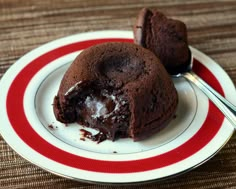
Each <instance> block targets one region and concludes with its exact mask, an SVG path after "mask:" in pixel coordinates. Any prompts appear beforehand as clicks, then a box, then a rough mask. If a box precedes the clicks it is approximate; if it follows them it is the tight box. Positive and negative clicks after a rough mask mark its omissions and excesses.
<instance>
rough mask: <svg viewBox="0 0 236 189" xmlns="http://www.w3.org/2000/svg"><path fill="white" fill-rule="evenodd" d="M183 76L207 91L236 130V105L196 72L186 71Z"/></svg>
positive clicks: (206, 93)
mask: <svg viewBox="0 0 236 189" xmlns="http://www.w3.org/2000/svg"><path fill="white" fill-rule="evenodd" d="M182 76H183V77H184V78H186V79H187V80H189V81H191V82H193V83H194V84H195V85H196V86H197V87H199V89H201V90H202V92H203V93H205V95H206V96H207V97H208V98H209V99H210V100H211V101H212V102H213V103H214V104H215V105H216V106H217V107H218V108H219V110H220V111H221V112H222V113H223V114H224V115H225V117H226V118H227V119H228V120H229V122H230V123H231V124H232V126H233V127H234V129H235V130H236V106H234V105H233V104H231V103H230V102H229V101H228V100H226V99H225V98H224V97H223V96H221V95H220V94H219V93H218V92H217V91H215V90H214V89H213V88H212V87H211V86H209V85H208V84H207V83H206V82H205V81H203V80H202V79H201V78H200V77H199V76H198V75H196V74H195V73H194V72H192V71H190V72H186V73H183V74H182Z"/></svg>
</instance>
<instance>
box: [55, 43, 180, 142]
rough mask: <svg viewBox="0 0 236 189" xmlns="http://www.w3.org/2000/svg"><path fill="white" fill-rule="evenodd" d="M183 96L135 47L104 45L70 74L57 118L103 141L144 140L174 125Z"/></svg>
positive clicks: (147, 53)
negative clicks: (97, 134)
mask: <svg viewBox="0 0 236 189" xmlns="http://www.w3.org/2000/svg"><path fill="white" fill-rule="evenodd" d="M177 102H178V97H177V92H176V89H175V87H174V84H173V82H172V80H171V78H170V76H169V75H168V73H167V71H166V70H165V68H164V67H163V65H162V64H161V63H160V60H159V59H158V58H157V57H156V56H155V55H154V54H153V53H152V52H151V51H149V50H147V49H145V48H143V47H141V46H139V45H136V44H132V43H119V42H111V43H103V44H99V45H95V46H92V47H90V48H88V49H86V50H84V51H83V52H82V53H81V54H79V56H78V57H77V58H76V59H75V60H74V62H73V63H72V64H71V66H70V67H69V68H68V70H67V71H66V73H65V75H64V77H63V79H62V81H61V84H60V87H59V91H58V94H57V96H55V98H54V103H53V108H54V114H55V116H56V118H57V120H58V121H60V122H62V123H73V122H78V123H79V124H82V125H83V126H85V127H90V128H95V129H97V130H98V131H100V134H102V137H103V138H108V139H110V140H113V141H114V140H116V139H118V138H126V137H131V138H132V139H133V140H134V141H139V140H142V139H145V138H147V137H149V136H150V135H153V134H154V133H156V132H158V131H159V130H160V129H162V128H163V127H165V126H166V125H167V124H168V123H169V122H170V120H172V118H173V116H174V114H175V111H176V107H177Z"/></svg>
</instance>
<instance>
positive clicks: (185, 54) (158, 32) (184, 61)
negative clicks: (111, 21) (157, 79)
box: [134, 8, 191, 74]
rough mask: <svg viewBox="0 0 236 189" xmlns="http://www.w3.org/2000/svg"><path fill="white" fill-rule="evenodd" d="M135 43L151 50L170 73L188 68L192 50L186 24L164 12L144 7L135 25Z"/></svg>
mask: <svg viewBox="0 0 236 189" xmlns="http://www.w3.org/2000/svg"><path fill="white" fill-rule="evenodd" d="M134 39H135V43H136V44H139V45H141V46H143V47H145V48H147V49H149V50H151V51H152V52H153V53H154V54H155V55H156V56H157V57H158V58H159V59H160V60H161V62H162V63H163V64H164V66H165V68H166V69H167V71H168V72H169V73H170V74H176V73H179V72H180V71H183V70H185V69H186V68H188V66H189V64H190V58H191V57H190V50H189V48H188V37H187V27H186V25H185V24H184V23H183V22H181V21H179V20H174V19H170V18H167V17H166V16H165V15H164V14H163V13H161V12H159V11H155V10H149V9H147V8H143V9H142V10H141V11H140V13H139V14H138V16H137V21H136V24H135V26H134Z"/></svg>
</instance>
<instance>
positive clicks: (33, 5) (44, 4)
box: [0, 0, 236, 189]
mask: <svg viewBox="0 0 236 189" xmlns="http://www.w3.org/2000/svg"><path fill="white" fill-rule="evenodd" d="M142 7H149V8H157V9H159V10H160V11H162V12H163V13H165V14H166V15H167V16H169V17H172V18H176V19H180V20H182V21H184V22H185V23H186V25H187V27H188V36H189V44H190V45H192V46H194V47H195V48H197V49H199V50H200V51H202V52H204V53H205V54H207V55H208V56H210V57H211V58H212V59H214V60H215V61H216V62H218V63H219V64H220V65H221V67H222V68H223V69H224V70H225V71H226V72H227V73H228V75H229V76H230V78H231V79H232V81H233V82H234V84H236V60H235V59H236V1H235V0H222V1H219V0H209V1H205V0H195V1H189V0H168V1H166V0H146V1H141V0H129V1H124V0H114V1H108V0H96V1H95V0H94V1H92V0H47V1H43V0H41V1H38V0H27V1H21V0H0V41H1V42H0V78H1V77H2V76H3V75H4V73H5V72H6V70H7V69H8V68H9V67H10V66H11V65H12V64H14V62H15V61H16V60H18V59H19V58H20V57H21V56H23V55H24V54H26V53H27V52H29V51H30V50H32V49H34V48H36V47H38V46H40V45H42V44H44V43H47V42H49V41H52V40H55V39H58V38H61V37H65V36H68V35H72V34H77V33H82V32H87V31H97V30H110V29H111V30H132V27H133V24H134V22H135V18H136V15H137V13H138V11H139V10H140V9H141V8H142ZM0 93H1V91H0ZM235 98H236V97H235ZM2 124H4V123H2V122H1V115H0V127H1V125H2ZM121 179H122V178H121ZM5 188H9V189H10V188H45V189H46V188H81V189H82V188H83V189H93V188H101V189H102V188H136V189H137V188H192V189H193V188H198V189H201V188H202V189H207V188H232V189H233V188H236V134H234V135H233V136H232V138H231V139H230V140H229V142H228V143H227V144H226V145H225V146H224V147H223V149H221V150H220V152H219V153H217V154H216V155H215V156H214V157H213V158H211V159H210V160H209V161H207V162H206V163H204V164H203V165H201V166H200V167H198V168H196V169H194V170H191V171H190V172H188V173H185V174H183V175H179V176H177V177H174V178H171V179H168V180H162V181H157V182H153V183H148V184H147V183H145V184H142V185H130V186H108V185H96V184H89V183H82V182H77V181H73V180H69V179H66V178H62V177H60V176H56V175H54V174H52V173H49V172H46V171H45V170H43V169H41V168H39V167H37V166H35V165H33V164H31V163H30V162H28V161H27V160H25V159H23V158H22V157H21V156H19V155H18V154H17V153H15V152H14V151H13V150H12V149H11V148H10V147H9V146H8V145H7V144H6V142H5V141H4V140H3V138H2V136H1V135H0V189H5Z"/></svg>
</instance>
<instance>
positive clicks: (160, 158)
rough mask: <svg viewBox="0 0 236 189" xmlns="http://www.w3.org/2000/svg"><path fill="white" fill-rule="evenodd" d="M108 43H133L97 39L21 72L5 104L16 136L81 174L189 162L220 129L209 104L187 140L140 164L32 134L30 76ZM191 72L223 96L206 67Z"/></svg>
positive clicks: (196, 65) (67, 48)
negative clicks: (27, 99)
mask: <svg viewBox="0 0 236 189" xmlns="http://www.w3.org/2000/svg"><path fill="white" fill-rule="evenodd" d="M108 41H109V42H111V41H122V42H132V41H133V40H131V39H97V40H88V41H83V42H77V43H73V44H69V45H66V46H62V47H59V48H57V49H54V50H52V51H49V52H47V53H45V54H43V55H41V56H39V57H38V58H36V59H35V60H33V61H32V62H30V63H29V64H27V66H26V67H24V68H23V69H22V70H21V72H20V73H19V74H18V75H17V76H16V78H15V79H14V81H13V82H12V84H11V86H10V88H9V91H8V95H7V102H6V103H7V104H6V105H7V113H8V117H9V120H10V122H11V125H12V127H13V129H14V130H15V132H16V133H17V134H18V136H19V137H20V138H21V139H22V140H23V141H24V142H25V143H26V144H27V145H28V146H30V147H31V148H32V149H34V150H35V151H37V152H38V153H39V154H41V155H43V156H45V157H47V158H49V159H51V160H53V161H56V162H58V163H61V164H64V165H67V166H71V167H74V168H78V169H82V170H87V171H94V172H104V173H131V172H142V171H147V170H153V169H157V168H161V167H164V166H168V165H171V164H173V163H177V162H179V161H181V160H183V159H185V158H188V157H190V156H191V155H193V154H194V153H196V152H198V151H199V150H200V149H201V148H203V147H204V146H205V145H207V143H208V142H209V141H211V139H212V138H213V137H214V136H215V134H216V133H217V132H218V130H219V129H220V127H221V125H222V122H223V119H224V117H223V115H222V114H221V113H220V112H219V111H218V109H217V108H215V106H214V105H212V103H210V105H209V111H208V114H207V118H206V120H205V122H204V124H203V125H202V127H201V128H200V130H199V131H198V132H197V133H196V134H195V135H194V136H193V137H192V138H191V139H190V140H188V141H187V142H185V143H184V144H183V145H181V146H179V147H177V148H176V149H173V150H171V151H169V152H166V153H164V154H161V155H157V156H154V157H150V158H145V159H139V160H132V161H102V160H96V159H92V158H85V157H81V156H78V155H74V154H71V153H68V152H66V151H63V150H61V149H59V148H57V147H55V146H53V145H51V144H50V143H48V142H47V141H46V140H45V139H43V138H42V137H41V136H40V135H38V133H36V132H35V131H34V130H33V128H32V127H31V125H30V123H29V122H28V120H27V117H26V115H25V113H24V107H23V98H24V93H25V91H26V88H27V85H28V84H29V82H30V80H31V79H32V78H33V76H34V75H35V74H36V73H37V72H38V71H39V70H40V69H42V68H43V67H44V66H45V65H47V64H50V62H51V61H53V60H55V59H57V58H59V57H62V56H64V55H66V54H69V53H72V52H76V51H79V50H82V49H85V48H87V47H89V46H91V45H95V44H98V43H103V42H108ZM194 69H195V71H196V72H197V73H198V74H199V75H200V76H201V77H202V78H204V79H205V78H206V81H207V82H209V84H210V85H211V86H213V87H214V88H216V89H217V90H218V91H219V92H220V93H222V94H223V90H222V87H221V86H220V84H219V82H218V81H217V79H216V78H215V76H214V75H213V74H212V73H211V72H210V71H209V70H208V69H207V68H206V67H205V66H203V65H202V64H201V63H200V62H198V61H196V60H195V61H194ZM206 76H207V77H206ZM208 78H210V80H208ZM216 118H217V119H216Z"/></svg>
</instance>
